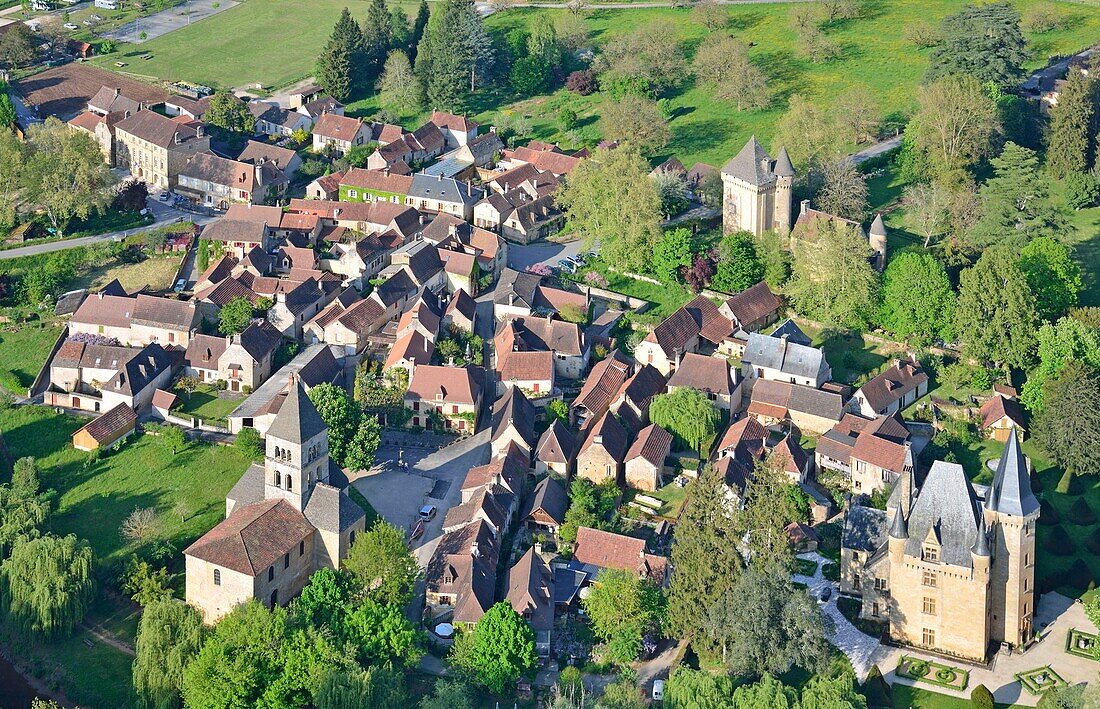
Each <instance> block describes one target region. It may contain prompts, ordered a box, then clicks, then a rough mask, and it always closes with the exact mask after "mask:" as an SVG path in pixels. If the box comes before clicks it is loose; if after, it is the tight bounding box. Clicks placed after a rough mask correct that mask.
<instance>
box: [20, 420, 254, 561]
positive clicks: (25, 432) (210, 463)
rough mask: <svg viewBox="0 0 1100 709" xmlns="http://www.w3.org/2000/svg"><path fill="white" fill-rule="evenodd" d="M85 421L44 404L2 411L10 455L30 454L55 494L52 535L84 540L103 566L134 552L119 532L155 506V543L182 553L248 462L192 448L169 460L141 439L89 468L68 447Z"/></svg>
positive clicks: (227, 451) (211, 520)
mask: <svg viewBox="0 0 1100 709" xmlns="http://www.w3.org/2000/svg"><path fill="white" fill-rule="evenodd" d="M86 422H87V419H82V418H77V417H74V416H67V415H63V414H57V413H55V412H54V411H53V410H52V409H49V408H46V407H42V406H21V407H16V408H11V409H8V410H6V411H0V431H3V434H4V440H5V441H6V442H7V445H8V449H9V450H10V451H11V454H12V456H13V457H15V458H21V457H23V456H28V455H29V456H34V457H35V458H36V459H37V460H38V462H39V465H40V466H41V468H42V483H43V486H44V487H47V488H53V489H54V490H56V491H57V495H58V496H57V507H56V510H55V512H54V514H53V515H52V517H51V519H50V528H51V529H52V530H53V531H54V532H56V533H58V534H70V533H71V534H75V535H76V536H78V537H80V538H83V539H87V540H88V542H89V543H90V544H91V546H92V548H93V549H94V550H95V553H96V557H97V559H99V561H100V563H101V564H104V565H106V564H110V563H112V562H114V561H117V560H120V559H123V558H125V556H126V555H127V554H129V553H130V552H132V551H134V546H133V544H131V543H129V542H127V541H126V540H124V539H123V538H122V536H121V534H120V533H119V527H120V526H121V524H122V521H123V520H124V519H125V518H126V517H127V516H128V515H129V514H130V513H131V512H132V511H133V510H134V509H135V508H137V507H152V508H154V509H155V510H156V511H157V512H158V513H159V526H160V528H159V532H158V534H157V537H158V538H159V539H162V540H165V541H168V542H170V543H171V544H172V545H173V546H174V547H176V548H177V549H180V550H182V549H183V548H184V547H186V546H187V545H188V544H190V543H191V542H192V541H194V540H195V539H196V538H198V537H199V536H200V535H201V534H203V533H205V532H206V531H207V530H208V529H210V528H211V527H213V526H214V525H215V524H217V523H218V522H219V521H221V520H222V519H223V518H224V517H225V494H226V493H227V492H228V491H229V488H231V487H232V486H233V484H234V483H236V482H237V479H238V478H240V476H241V474H242V473H243V472H244V470H245V468H247V467H248V463H249V461H247V460H245V459H244V457H243V456H242V455H241V454H240V453H238V452H237V450H236V449H235V448H232V447H226V446H207V445H201V444H197V443H192V444H191V445H190V446H188V447H187V448H186V449H185V450H183V451H182V452H180V453H178V454H177V455H175V456H174V457H173V456H171V455H170V454H169V453H168V452H167V451H166V450H165V449H164V448H162V447H161V446H160V445H159V443H158V442H157V440H156V439H155V438H153V437H152V436H140V437H137V438H131V439H130V440H129V441H127V442H126V443H125V444H124V445H123V446H122V448H121V449H120V450H119V451H118V452H115V453H111V454H108V455H106V456H105V457H103V458H101V459H100V460H99V461H97V462H94V463H91V464H87V465H86V461H88V460H89V459H90V458H91V455H90V454H88V453H84V452H81V451H78V450H75V449H74V448H73V447H72V445H71V444H70V437H71V435H72V433H73V431H75V430H76V429H78V428H80V427H81V426H82V425H84V424H85V423H86ZM181 502H182V503H186V504H187V506H188V507H189V515H188V516H187V519H186V520H181V519H180V516H179V514H178V513H177V512H176V511H175V506H176V504H177V503H181Z"/></svg>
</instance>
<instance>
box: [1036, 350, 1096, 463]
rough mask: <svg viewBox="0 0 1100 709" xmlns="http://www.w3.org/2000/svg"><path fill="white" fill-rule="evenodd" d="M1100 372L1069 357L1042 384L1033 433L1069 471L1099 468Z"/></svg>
mask: <svg viewBox="0 0 1100 709" xmlns="http://www.w3.org/2000/svg"><path fill="white" fill-rule="evenodd" d="M1098 420H1100V376H1098V375H1097V372H1096V370H1094V369H1092V368H1090V367H1088V366H1087V365H1084V364H1081V363H1079V362H1075V361H1070V362H1067V363H1066V365H1065V366H1064V367H1063V368H1062V371H1061V372H1060V373H1059V374H1058V375H1057V376H1055V377H1053V378H1051V379H1048V380H1047V381H1046V382H1045V383H1044V384H1043V409H1042V411H1040V413H1039V414H1038V415H1037V416H1036V417H1035V421H1034V422H1033V425H1032V428H1033V429H1034V432H1035V437H1036V438H1037V439H1038V440H1039V442H1040V443H1041V444H1042V446H1043V448H1045V449H1046V450H1047V452H1048V453H1050V455H1051V456H1052V457H1053V458H1054V460H1055V461H1057V462H1058V464H1059V465H1060V466H1061V467H1062V468H1064V469H1065V471H1066V472H1068V473H1070V474H1071V475H1082V474H1086V473H1089V474H1096V473H1097V471H1100V427H1097V425H1096V422H1097V421H1098Z"/></svg>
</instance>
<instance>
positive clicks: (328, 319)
mask: <svg viewBox="0 0 1100 709" xmlns="http://www.w3.org/2000/svg"><path fill="white" fill-rule="evenodd" d="M384 316H385V309H384V308H383V307H382V306H381V305H380V304H379V303H378V302H377V301H374V300H371V299H369V298H359V294H358V293H355V291H354V290H353V289H350V288H349V289H348V290H346V291H344V293H342V294H341V295H340V296H339V297H337V298H336V300H334V301H332V302H331V303H329V304H328V305H327V306H326V307H325V308H324V310H322V311H321V312H319V313H317V315H315V316H313V319H311V320H310V321H309V322H308V323H306V326H305V328H304V330H303V337H304V338H305V340H306V341H307V342H313V343H316V342H324V343H326V344H329V345H339V346H341V347H343V348H344V349H345V351H346V352H347V353H348V354H349V355H352V354H357V353H358V352H361V351H362V350H363V349H364V348H365V347H366V345H367V338H368V336H369V335H371V334H373V333H375V332H377V331H378V330H379V329H380V328H381V327H382V326H383V325H385V322H386V321H385V318H384Z"/></svg>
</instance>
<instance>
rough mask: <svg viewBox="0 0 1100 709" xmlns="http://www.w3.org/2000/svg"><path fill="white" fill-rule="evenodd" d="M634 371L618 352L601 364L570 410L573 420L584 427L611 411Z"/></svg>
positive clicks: (594, 367)
mask: <svg viewBox="0 0 1100 709" xmlns="http://www.w3.org/2000/svg"><path fill="white" fill-rule="evenodd" d="M633 372H634V364H633V362H631V361H630V360H628V359H627V358H626V355H624V354H623V353H622V352H620V351H619V350H618V349H615V350H612V351H611V354H609V355H608V356H607V357H605V358H603V359H602V360H600V361H599V362H597V363H596V364H595V365H594V366H593V367H592V371H591V372H590V373H589V374H588V379H586V380H585V382H584V386H582V387H581V390H580V392H579V393H578V394H577V398H575V399H574V400H573V404H572V407H571V408H570V418H571V419H572V420H573V421H574V422H576V424H577V425H578V426H580V427H581V428H583V427H584V424H585V422H587V421H595V420H596V419H598V418H600V417H601V416H603V415H604V413H606V412H607V410H608V409H609V408H610V406H611V402H612V401H613V400H614V399H615V397H616V396H617V395H618V393H619V390H620V389H622V387H623V384H625V383H626V381H627V380H628V379H630V377H631V374H633Z"/></svg>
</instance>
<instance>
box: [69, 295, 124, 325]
mask: <svg viewBox="0 0 1100 709" xmlns="http://www.w3.org/2000/svg"><path fill="white" fill-rule="evenodd" d="M135 303H136V301H135V300H134V299H133V298H126V297H122V296H117V295H104V294H103V293H96V294H95V295H92V296H88V297H87V298H85V299H84V302H83V303H81V304H80V307H79V308H77V309H76V312H74V313H73V314H72V317H71V318H70V321H71V322H75V323H84V324H88V325H104V326H106V327H130V320H131V318H132V317H133V312H134V305H135Z"/></svg>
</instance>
